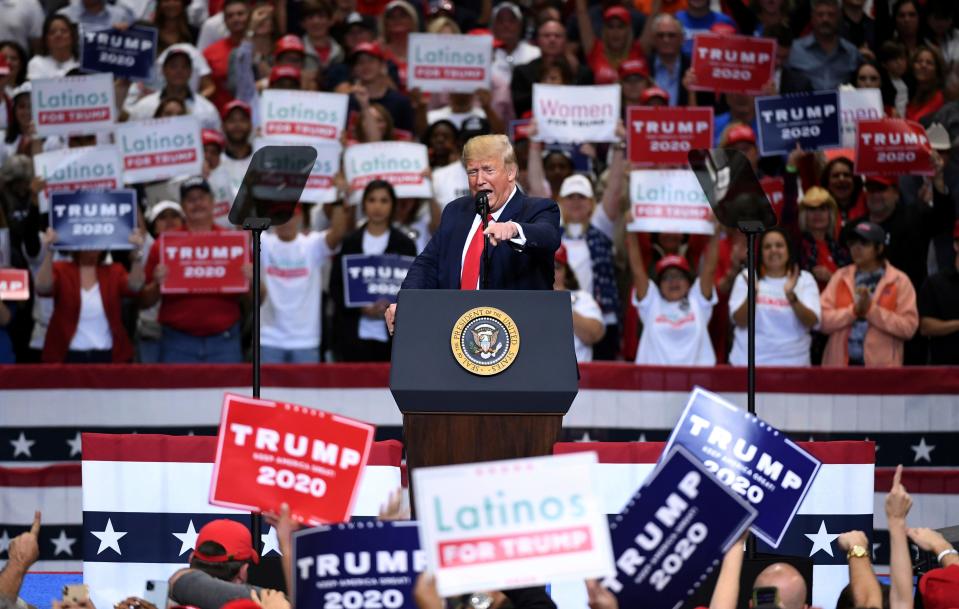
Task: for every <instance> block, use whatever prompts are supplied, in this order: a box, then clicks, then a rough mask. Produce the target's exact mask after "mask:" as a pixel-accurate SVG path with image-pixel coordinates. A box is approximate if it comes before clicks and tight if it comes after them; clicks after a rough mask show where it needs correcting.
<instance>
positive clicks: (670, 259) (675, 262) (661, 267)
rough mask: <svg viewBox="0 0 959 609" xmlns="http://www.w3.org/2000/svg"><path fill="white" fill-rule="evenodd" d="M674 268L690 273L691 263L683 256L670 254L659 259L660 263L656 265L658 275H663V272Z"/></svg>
mask: <svg viewBox="0 0 959 609" xmlns="http://www.w3.org/2000/svg"><path fill="white" fill-rule="evenodd" d="M673 267H675V268H678V269H679V270H681V271H685V272H686V273H689V261H688V260H686V259H685V258H683V257H682V256H677V255H675V254H670V255H668V256H663V257H662V258H660V259H659V262H657V263H656V274H657V275H662V274H663V271H665V270H666V269H668V268H673Z"/></svg>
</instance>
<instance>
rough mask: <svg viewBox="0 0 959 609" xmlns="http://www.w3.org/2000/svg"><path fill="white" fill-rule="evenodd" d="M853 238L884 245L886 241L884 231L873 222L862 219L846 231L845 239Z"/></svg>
mask: <svg viewBox="0 0 959 609" xmlns="http://www.w3.org/2000/svg"><path fill="white" fill-rule="evenodd" d="M854 239H859V240H861V241H870V242H872V243H876V244H883V245H884V244H885V243H886V231H884V230H883V228H882V227H881V226H879V225H878V224H876V223H875V222H869V221H867V220H863V221H862V222H857V223H856V224H853V225H852V226H851V227H850V228H849V231H848V232H847V233H846V241H850V240H854Z"/></svg>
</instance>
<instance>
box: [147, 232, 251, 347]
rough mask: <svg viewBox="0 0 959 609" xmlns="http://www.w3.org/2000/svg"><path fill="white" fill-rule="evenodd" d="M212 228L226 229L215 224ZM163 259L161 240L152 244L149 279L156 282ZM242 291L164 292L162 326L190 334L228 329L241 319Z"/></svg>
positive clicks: (218, 331) (211, 334) (161, 309)
mask: <svg viewBox="0 0 959 609" xmlns="http://www.w3.org/2000/svg"><path fill="white" fill-rule="evenodd" d="M210 230H214V231H221V230H224V229H223V228H220V227H219V226H217V225H216V224H214V225H213V228H211V229H210ZM159 262H160V240H159V239H157V240H156V241H154V242H153V246H152V247H150V255H149V256H148V257H147V264H146V268H145V271H146V280H147V283H150V282H152V281H153V271H154V269H156V266H157V264H159ZM241 297H242V295H241V294H164V295H163V297H162V299H161V300H160V315H159V316H158V318H157V320H158V321H159V322H160V325H163V326H169V327H171V328H173V329H174V330H179V331H180V332H184V333H186V334H190V335H191V336H213V335H214V334H221V333H223V332H226V331H227V330H229V329H230V328H231V327H233V324H235V323H236V322H237V321H239V320H240V298H241Z"/></svg>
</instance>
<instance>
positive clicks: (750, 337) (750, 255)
mask: <svg viewBox="0 0 959 609" xmlns="http://www.w3.org/2000/svg"><path fill="white" fill-rule="evenodd" d="M746 284H747V292H746V303H747V305H746V306H747V309H746V315H747V322H746V343H747V351H746V410H748V411H749V414H756V233H754V232H748V233H746Z"/></svg>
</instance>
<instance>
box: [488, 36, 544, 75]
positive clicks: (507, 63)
mask: <svg viewBox="0 0 959 609" xmlns="http://www.w3.org/2000/svg"><path fill="white" fill-rule="evenodd" d="M540 55H542V53H541V52H540V50H539V47H538V46H535V45H532V44H530V43H528V42H526V41H525V40H520V41H519V44H517V45H516V48H515V49H513V52H512V53H507V52H506V50H505V49H502V48H500V49H493V63H492V66H491V67H492V70H493V75H499V76H500V77H501V78H502V80H504V81H505V82H507V83H508V82H510V81H511V80H513V68H515V67H516V66H521V65H523V64H525V63H529V62H531V61H533V60H534V59H539V57H540Z"/></svg>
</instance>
